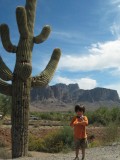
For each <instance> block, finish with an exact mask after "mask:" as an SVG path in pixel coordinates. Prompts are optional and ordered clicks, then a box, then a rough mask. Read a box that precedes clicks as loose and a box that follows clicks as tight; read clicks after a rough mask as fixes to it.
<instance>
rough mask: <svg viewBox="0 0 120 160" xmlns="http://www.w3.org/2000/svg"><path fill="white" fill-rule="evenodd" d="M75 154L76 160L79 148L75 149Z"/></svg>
mask: <svg viewBox="0 0 120 160" xmlns="http://www.w3.org/2000/svg"><path fill="white" fill-rule="evenodd" d="M75 153H76V158H78V155H79V148H76V150H75Z"/></svg>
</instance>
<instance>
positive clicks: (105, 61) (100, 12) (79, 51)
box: [0, 0, 120, 95]
mask: <svg viewBox="0 0 120 160" xmlns="http://www.w3.org/2000/svg"><path fill="white" fill-rule="evenodd" d="M24 5H25V0H12V1H10V0H1V2H0V24H2V23H6V24H8V26H9V28H10V35H11V41H12V42H13V43H14V44H17V43H18V40H19V33H18V28H17V23H16V15H15V10H16V7H17V6H24ZM44 25H50V26H51V28H52V32H51V34H50V36H49V38H48V39H47V40H46V41H45V42H44V43H42V44H40V45H35V46H34V50H33V55H32V65H33V73H32V75H37V74H39V73H40V72H41V71H42V70H43V69H44V68H45V66H46V65H47V63H48V61H49V59H50V56H51V54H52V52H53V49H54V48H56V47H59V48H60V49H61V51H62V57H61V59H60V62H59V65H58V68H57V70H56V73H55V75H54V78H53V79H52V81H51V83H50V85H53V84H56V83H65V84H70V83H78V84H79V87H80V88H81V89H92V88H95V87H105V88H110V89H115V90H117V91H118V93H119V95H120V0H104V1H103V0H74V1H73V0H37V9H36V21H35V28H34V34H35V35H38V34H39V33H40V31H41V30H42V28H43V26H44ZM0 55H1V56H2V58H3V60H4V61H5V62H6V63H7V65H8V66H9V68H10V69H11V70H12V71H13V69H14V64H15V54H11V53H7V52H6V51H5V50H4V48H3V47H2V44H1V42H0Z"/></svg>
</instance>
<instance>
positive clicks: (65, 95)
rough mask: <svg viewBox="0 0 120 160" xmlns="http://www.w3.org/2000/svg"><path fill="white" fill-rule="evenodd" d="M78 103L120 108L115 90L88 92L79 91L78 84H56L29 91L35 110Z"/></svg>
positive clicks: (119, 101)
mask: <svg viewBox="0 0 120 160" xmlns="http://www.w3.org/2000/svg"><path fill="white" fill-rule="evenodd" d="M78 103H84V104H87V105H88V106H91V105H92V106H96V108H97V107H98V106H101V105H106V106H111V105H117V106H120V99H119V95H118V93H117V91H116V90H113V89H107V88H101V87H96V88H94V89H90V90H84V89H80V88H79V86H78V84H77V83H76V84H69V85H66V84H63V83H58V84H55V85H52V86H47V87H43V88H34V89H32V90H31V104H32V105H33V106H37V108H41V107H42V108H43V109H45V108H49V109H51V108H50V106H51V107H52V108H53V109H56V108H58V109H60V108H66V107H67V108H70V106H74V105H75V104H78ZM48 106H49V107H48Z"/></svg>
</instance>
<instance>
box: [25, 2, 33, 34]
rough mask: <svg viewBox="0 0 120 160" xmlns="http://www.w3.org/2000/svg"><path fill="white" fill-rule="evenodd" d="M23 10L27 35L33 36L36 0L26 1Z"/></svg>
mask: <svg viewBox="0 0 120 160" xmlns="http://www.w3.org/2000/svg"><path fill="white" fill-rule="evenodd" d="M25 9H26V13H27V25H28V30H29V33H30V34H31V35H32V36H33V32H34V21H35V10H36V0H26V5H25Z"/></svg>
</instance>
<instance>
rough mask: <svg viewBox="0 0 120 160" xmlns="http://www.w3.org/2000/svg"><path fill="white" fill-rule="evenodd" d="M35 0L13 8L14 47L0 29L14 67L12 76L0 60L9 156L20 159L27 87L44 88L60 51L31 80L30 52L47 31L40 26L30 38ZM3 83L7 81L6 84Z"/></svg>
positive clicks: (25, 144)
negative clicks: (7, 99)
mask: <svg viewBox="0 0 120 160" xmlns="http://www.w3.org/2000/svg"><path fill="white" fill-rule="evenodd" d="M35 9H36V0H26V5H25V7H17V9H16V19H17V25H18V29H19V33H20V39H19V42H18V45H17V46H15V45H13V44H12V43H11V41H10V34H9V28H8V26H7V25H6V24H2V25H1V26H0V34H1V41H2V44H3V47H4V48H5V50H6V51H8V52H11V53H16V64H15V68H14V71H13V73H12V72H11V71H10V69H9V68H8V67H7V66H6V64H5V63H4V62H3V60H2V58H1V57H0V92H1V93H2V94H5V95H9V96H12V114H11V121H12V128H11V135H12V157H13V158H16V157H23V156H27V154H28V119H29V103H30V89H31V87H37V86H46V85H47V84H48V83H49V81H50V80H51V78H52V76H53V74H54V71H55V69H56V67H57V64H58V61H59V58H60V55H61V52H60V49H58V48H56V49H54V51H53V54H52V56H51V59H50V61H49V63H48V65H47V66H46V68H45V70H44V71H42V72H41V73H40V75H39V76H36V77H32V76H31V72H32V64H31V58H32V50H33V46H34V44H35V43H36V44H39V43H41V42H44V41H45V40H46V39H47V37H48V35H49V33H50V31H51V29H50V27H49V26H45V27H43V29H42V31H41V33H40V34H39V35H38V36H36V37H35V36H34V35H33V34H34V33H33V29H34V19H35ZM6 81H11V84H10V83H7V82H6Z"/></svg>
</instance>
